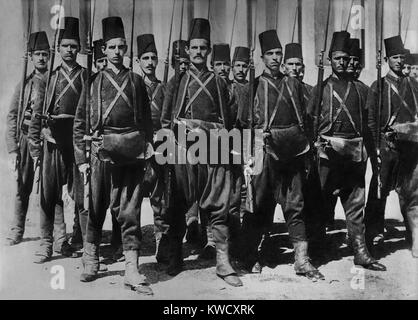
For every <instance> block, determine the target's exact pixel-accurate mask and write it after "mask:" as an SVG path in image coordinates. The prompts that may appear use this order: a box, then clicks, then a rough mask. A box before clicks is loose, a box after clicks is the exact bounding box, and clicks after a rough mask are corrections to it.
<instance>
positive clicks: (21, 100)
mask: <svg viewBox="0 0 418 320" xmlns="http://www.w3.org/2000/svg"><path fill="white" fill-rule="evenodd" d="M31 30H32V10H31V2H29V3H28V24H27V30H26V39H25V40H26V47H25V52H24V54H23V69H22V76H21V81H20V92H19V104H18V107H17V119H16V141H17V145H18V146H19V145H20V121H21V116H22V114H21V113H22V112H23V109H24V107H25V106H24V105H23V104H24V99H25V88H26V73H27V72H28V56H29V38H30V32H31ZM19 163H20V152H19V153H18V157H17V159H16V164H15V171H17V170H18V169H19Z"/></svg>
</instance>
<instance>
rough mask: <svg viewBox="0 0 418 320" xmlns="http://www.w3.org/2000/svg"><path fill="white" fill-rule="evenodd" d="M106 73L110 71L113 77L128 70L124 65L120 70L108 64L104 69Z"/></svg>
mask: <svg viewBox="0 0 418 320" xmlns="http://www.w3.org/2000/svg"><path fill="white" fill-rule="evenodd" d="M106 70H107V71H112V72H113V73H114V74H115V75H118V74H119V73H120V72H121V71H125V70H128V69H127V68H126V67H125V66H124V65H122V67H121V68H117V67H116V66H115V65H114V64H112V63H108V64H107V67H106Z"/></svg>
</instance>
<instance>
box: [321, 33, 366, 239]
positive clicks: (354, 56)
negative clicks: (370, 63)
mask: <svg viewBox="0 0 418 320" xmlns="http://www.w3.org/2000/svg"><path fill="white" fill-rule="evenodd" d="M348 54H349V60H348V64H347V69H346V74H347V79H350V80H351V81H355V83H356V85H357V86H359V87H361V92H367V90H368V89H369V87H368V86H366V85H365V84H364V83H363V82H361V81H360V80H358V78H359V77H360V73H361V70H362V68H363V67H362V63H361V60H362V56H363V53H362V50H361V49H360V40H359V39H349V41H348ZM364 129H365V130H364V131H363V133H362V134H363V137H364V138H365V139H364V143H369V145H367V146H366V149H367V150H370V148H372V146H371V145H370V142H371V141H372V137H371V136H370V131H369V130H368V128H367V126H365V128H364ZM330 200H331V199H329V201H330ZM332 200H333V201H335V202H334V203H332V204H328V205H327V206H326V208H329V209H330V211H329V212H325V215H326V226H327V228H328V230H329V229H334V224H335V221H334V216H335V210H334V208H335V206H336V204H337V203H336V201H337V198H336V197H335V198H333V199H332ZM348 240H349V239H348ZM348 243H349V241H348Z"/></svg>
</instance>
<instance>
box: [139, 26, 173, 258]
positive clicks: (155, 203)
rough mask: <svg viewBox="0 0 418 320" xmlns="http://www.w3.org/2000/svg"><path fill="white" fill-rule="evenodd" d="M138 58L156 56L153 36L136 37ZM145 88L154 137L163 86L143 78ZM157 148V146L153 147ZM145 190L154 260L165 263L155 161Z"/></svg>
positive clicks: (160, 183) (160, 180) (160, 173)
mask: <svg viewBox="0 0 418 320" xmlns="http://www.w3.org/2000/svg"><path fill="white" fill-rule="evenodd" d="M137 43H138V57H139V58H141V56H142V55H143V54H145V53H147V52H154V53H155V54H157V48H156V47H155V42H154V36H153V35H152V34H143V35H140V36H138V38H137ZM144 82H145V86H146V89H147V94H148V99H149V101H150V106H151V118H152V127H153V131H154V135H155V134H156V132H157V131H158V130H160V129H161V123H160V118H161V109H162V106H163V101H164V93H165V85H164V84H163V83H161V81H160V80H158V79H156V78H155V79H153V80H151V79H150V78H148V77H146V76H145V78H144ZM155 147H157V146H155ZM145 181H146V183H145V188H146V189H148V191H147V192H148V193H149V198H150V202H151V207H152V210H153V213H154V224H155V228H154V233H155V240H156V254H155V256H156V259H157V261H158V262H167V260H168V258H167V257H166V256H167V255H168V254H167V253H166V250H167V241H166V237H165V236H164V233H165V232H166V231H167V230H165V229H164V228H163V227H162V226H163V223H162V222H163V216H164V213H163V210H165V209H164V208H165V206H164V203H163V200H164V197H163V195H164V189H165V185H164V166H161V165H159V164H157V163H156V161H155V159H154V158H153V159H151V160H150V161H148V167H147V172H146V179H145Z"/></svg>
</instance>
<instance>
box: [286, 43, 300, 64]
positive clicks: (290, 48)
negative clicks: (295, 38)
mask: <svg viewBox="0 0 418 320" xmlns="http://www.w3.org/2000/svg"><path fill="white" fill-rule="evenodd" d="M291 58H299V59H302V60H303V56H302V46H301V45H300V43H288V44H287V45H286V46H285V47H284V61H286V60H287V59H291Z"/></svg>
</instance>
